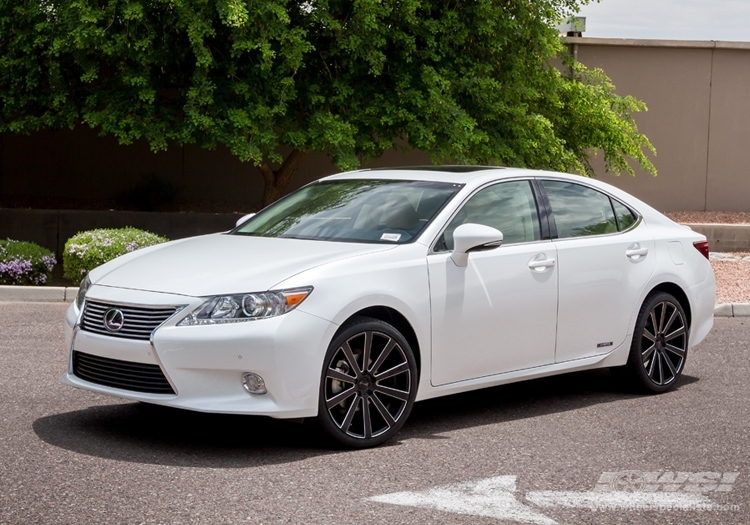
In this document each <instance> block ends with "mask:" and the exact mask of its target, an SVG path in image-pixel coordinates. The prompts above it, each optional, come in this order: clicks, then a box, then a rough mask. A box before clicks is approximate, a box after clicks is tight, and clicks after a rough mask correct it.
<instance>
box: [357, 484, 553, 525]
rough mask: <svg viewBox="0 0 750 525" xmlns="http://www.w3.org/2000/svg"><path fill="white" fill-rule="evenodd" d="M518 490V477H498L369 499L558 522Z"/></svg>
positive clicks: (543, 523) (523, 520)
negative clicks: (522, 499)
mask: <svg viewBox="0 0 750 525" xmlns="http://www.w3.org/2000/svg"><path fill="white" fill-rule="evenodd" d="M515 493H516V476H497V477H494V478H489V479H485V480H482V481H480V482H470V483H457V484H455V485H446V486H444V487H436V488H433V489H428V490H425V491H422V492H395V493H393V494H384V495H382V496H374V497H372V498H368V500H370V501H376V502H378V503H390V504H393V505H406V506H410V507H421V508H426V509H435V510H442V511H446V512H455V513H457V514H468V515H470V516H484V517H487V518H495V519H502V520H508V521H515V522H520V523H536V524H538V525H557V522H556V521H555V520H553V519H552V518H549V517H547V516H545V515H544V514H541V513H540V512H537V511H536V510H534V509H533V508H531V507H529V506H527V505H524V504H523V503H521V502H520V501H518V500H517V499H516V495H515Z"/></svg>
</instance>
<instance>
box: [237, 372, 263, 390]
mask: <svg viewBox="0 0 750 525" xmlns="http://www.w3.org/2000/svg"><path fill="white" fill-rule="evenodd" d="M242 386H244V387H245V390H247V391H248V392H250V393H251V394H257V395H261V394H265V393H266V392H268V390H266V382H265V381H263V378H262V377H260V376H259V375H258V374H253V373H252V372H248V373H246V374H245V375H243V376H242Z"/></svg>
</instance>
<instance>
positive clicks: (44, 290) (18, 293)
mask: <svg viewBox="0 0 750 525" xmlns="http://www.w3.org/2000/svg"><path fill="white" fill-rule="evenodd" d="M77 294H78V287H77V286H68V287H64V286H8V285H4V286H0V302H17V303H72V302H73V301H75V298H76V295H77Z"/></svg>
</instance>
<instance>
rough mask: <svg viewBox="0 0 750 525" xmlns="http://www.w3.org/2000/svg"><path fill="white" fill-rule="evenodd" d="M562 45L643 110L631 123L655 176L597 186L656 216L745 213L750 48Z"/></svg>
mask: <svg viewBox="0 0 750 525" xmlns="http://www.w3.org/2000/svg"><path fill="white" fill-rule="evenodd" d="M568 40H569V42H570V45H571V46H572V50H573V51H574V52H576V55H577V57H578V60H580V61H581V62H582V63H584V64H586V65H587V66H588V67H599V68H602V69H604V71H605V72H606V73H607V75H608V76H609V77H610V78H611V79H612V81H613V82H614V84H615V85H616V86H617V92H618V93H619V94H621V95H632V96H634V97H636V98H638V99H640V100H643V101H644V102H646V105H647V106H648V112H646V113H640V114H637V115H636V122H637V123H638V126H639V129H640V130H641V131H642V132H643V133H645V134H646V136H648V137H649V139H650V140H651V142H652V143H653V144H654V146H655V147H656V150H657V156H656V157H655V158H654V159H653V162H654V164H655V165H656V167H657V169H658V172H659V173H658V176H657V177H655V178H652V177H651V176H649V175H646V174H645V173H643V172H642V171H641V170H636V176H635V177H631V176H629V175H621V176H619V177H615V176H612V175H603V176H601V177H600V178H601V179H602V180H605V181H607V182H610V183H612V184H614V185H616V186H618V187H620V188H622V189H624V190H626V191H628V192H630V193H633V194H634V195H636V196H638V197H639V198H641V199H643V200H644V201H646V202H648V203H649V204H651V205H653V206H655V207H656V208H658V209H660V210H662V211H676V210H712V211H750V169H748V166H750V143H749V142H750V96H749V95H750V43H747V44H745V43H727V42H685V41H644V40H620V39H589V38H585V37H584V38H571V39H568ZM597 166H598V168H599V169H600V170H603V163H601V162H599V163H597Z"/></svg>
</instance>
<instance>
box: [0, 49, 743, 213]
mask: <svg viewBox="0 0 750 525" xmlns="http://www.w3.org/2000/svg"><path fill="white" fill-rule="evenodd" d="M568 43H569V46H570V47H571V51H573V52H575V53H576V56H577V58H578V60H580V61H581V62H583V63H584V64H586V65H587V66H589V67H600V68H602V69H604V71H605V72H606V73H607V74H608V75H609V76H610V78H612V80H613V81H614V83H615V85H616V86H617V91H618V93H620V94H621V95H633V96H635V97H637V98H639V99H641V100H643V101H645V102H646V104H647V105H648V107H649V111H648V112H647V113H641V114H638V115H637V116H636V121H637V122H638V125H639V127H640V130H641V131H642V132H643V133H645V134H646V135H647V136H648V137H649V138H650V139H651V141H652V143H653V144H654V146H655V147H656V149H657V151H658V155H657V157H655V158H654V159H653V161H654V163H655V165H656V167H657V169H658V170H659V175H658V176H657V177H656V178H654V177H651V176H650V175H647V174H645V173H643V172H642V171H640V170H637V171H636V176H635V177H631V176H629V175H621V176H619V177H616V176H612V175H604V174H603V163H602V162H601V158H599V159H597V161H596V162H595V166H597V167H598V169H599V171H600V172H601V173H602V175H601V176H600V178H601V179H602V180H605V181H607V182H610V183H612V184H614V185H616V186H618V187H621V188H623V189H624V190H626V191H629V192H631V193H633V194H635V195H636V196H638V197H639V198H641V199H643V200H645V201H646V202H649V203H650V204H652V205H653V206H655V207H656V208H658V209H660V210H662V211H675V210H705V209H707V210H725V211H750V170H749V169H748V166H750V43H726V42H683V41H644V40H620V39H617V40H613V39H595V38H586V37H584V38H569V39H568ZM571 118H575V115H571ZM415 164H429V159H428V158H427V156H426V155H424V154H422V153H419V152H406V153H404V152H396V151H389V152H387V153H386V155H384V156H383V157H382V158H380V159H378V160H377V161H375V162H373V163H371V164H370V166H373V167H374V166H396V165H415ZM335 171H336V169H335V167H334V166H332V165H331V163H330V161H329V160H328V159H327V158H326V157H325V156H323V155H315V154H313V155H309V156H308V157H307V158H306V159H305V161H304V162H303V164H302V166H301V167H300V169H299V171H298V173H297V174H296V175H295V177H294V179H293V182H292V184H291V186H290V190H291V189H294V188H296V187H299V186H301V185H303V184H305V183H306V182H308V181H311V180H314V179H316V178H319V177H321V176H324V175H327V174H330V173H334V172H335ZM149 173H153V174H155V175H157V176H159V177H160V178H163V179H165V180H168V181H170V182H171V183H172V184H174V185H175V186H176V187H177V188H179V189H180V190H181V192H182V197H183V198H184V199H186V200H202V201H216V202H227V203H236V204H237V211H242V210H243V209H246V208H247V207H248V205H251V204H254V203H256V202H258V201H259V200H260V196H261V193H262V178H261V177H260V174H259V173H258V172H257V170H255V169H254V168H253V167H252V166H251V165H250V164H248V163H242V162H239V161H238V160H237V159H236V158H234V157H232V155H231V154H230V153H229V152H228V151H227V150H226V148H218V149H217V150H215V151H206V150H202V149H200V148H197V147H194V146H187V147H184V148H181V147H174V148H170V150H169V151H167V152H160V153H156V154H154V153H152V152H151V151H150V150H149V148H148V146H147V145H146V144H145V143H137V144H134V145H131V146H120V145H118V144H117V142H116V140H115V139H114V138H111V137H99V136H97V135H96V133H95V132H93V131H91V130H89V129H86V128H78V129H76V130H74V131H70V130H62V131H45V132H40V133H35V134H34V135H32V136H17V135H12V134H7V133H6V134H3V135H1V136H0V195H4V196H14V195H38V196H48V197H53V196H61V197H66V198H76V197H86V198H96V199H99V198H101V199H110V198H112V197H114V196H115V195H117V194H118V193H122V192H123V191H125V190H127V189H128V188H129V187H130V186H131V185H132V184H133V183H134V182H137V181H138V180H139V179H140V178H141V177H142V176H144V175H146V174H149Z"/></svg>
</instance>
